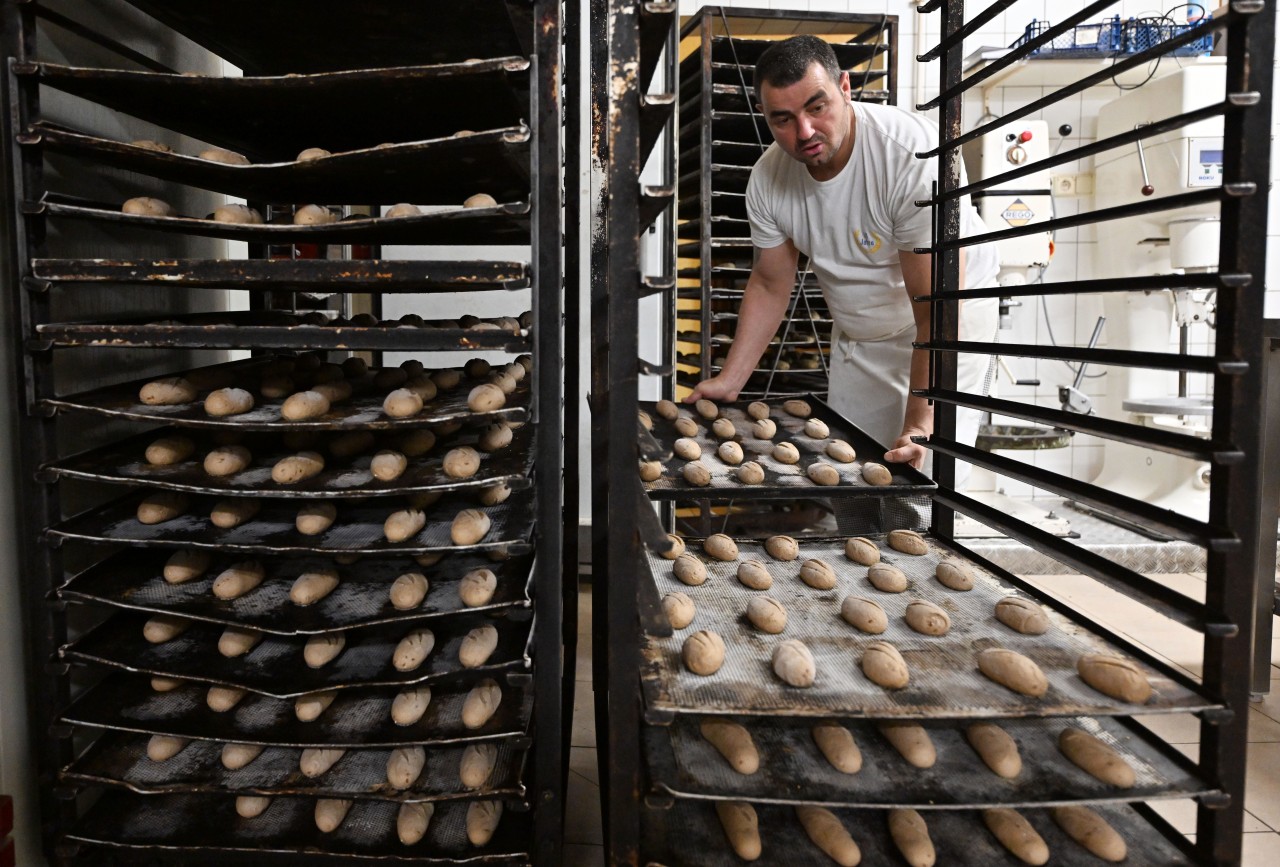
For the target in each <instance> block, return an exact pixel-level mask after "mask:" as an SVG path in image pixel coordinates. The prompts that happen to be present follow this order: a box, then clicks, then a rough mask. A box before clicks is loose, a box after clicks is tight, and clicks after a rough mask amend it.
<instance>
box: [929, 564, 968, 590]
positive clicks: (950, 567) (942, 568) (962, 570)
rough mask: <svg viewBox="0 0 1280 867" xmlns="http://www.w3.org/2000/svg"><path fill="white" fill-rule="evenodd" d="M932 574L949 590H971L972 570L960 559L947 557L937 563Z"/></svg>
mask: <svg viewBox="0 0 1280 867" xmlns="http://www.w3.org/2000/svg"><path fill="white" fill-rule="evenodd" d="M933 575H934V577H935V578H937V579H938V583H939V584H941V585H942V586H943V587H946V588H948V589H950V590H960V591H965V590H972V589H973V570H972V569H970V568H969V566H968V564H966V563H965V562H964V561H962V560H958V559H956V558H955V557H948V558H946V559H945V560H943V561H942V562H941V563H939V564H938V566H937V568H936V569H935V570H934V572H933Z"/></svg>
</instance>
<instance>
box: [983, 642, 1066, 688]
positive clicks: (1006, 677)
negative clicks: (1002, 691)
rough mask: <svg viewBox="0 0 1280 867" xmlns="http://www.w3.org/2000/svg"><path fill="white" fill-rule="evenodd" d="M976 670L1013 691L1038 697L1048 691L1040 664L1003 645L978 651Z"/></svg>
mask: <svg viewBox="0 0 1280 867" xmlns="http://www.w3.org/2000/svg"><path fill="white" fill-rule="evenodd" d="M978 670H979V671H981V672H982V673H983V674H984V675H986V676H987V677H988V678H990V679H991V680H994V681H995V682H996V683H998V684H1000V685H1001V686H1006V687H1008V688H1009V689H1011V690H1013V691H1014V692H1018V693H1022V694H1023V695H1029V696H1031V697H1032V698H1039V697H1040V696H1042V695H1044V694H1045V693H1046V692H1048V691H1049V679H1048V678H1046V677H1045V676H1044V672H1043V671H1041V670H1040V666H1038V665H1036V664H1035V663H1034V662H1032V661H1031V660H1030V659H1028V658H1027V657H1025V656H1023V655H1022V654H1021V653H1016V652H1014V651H1012V650H1007V649H1005V648H1003V647H988V648H987V649H986V650H982V651H979V653H978Z"/></svg>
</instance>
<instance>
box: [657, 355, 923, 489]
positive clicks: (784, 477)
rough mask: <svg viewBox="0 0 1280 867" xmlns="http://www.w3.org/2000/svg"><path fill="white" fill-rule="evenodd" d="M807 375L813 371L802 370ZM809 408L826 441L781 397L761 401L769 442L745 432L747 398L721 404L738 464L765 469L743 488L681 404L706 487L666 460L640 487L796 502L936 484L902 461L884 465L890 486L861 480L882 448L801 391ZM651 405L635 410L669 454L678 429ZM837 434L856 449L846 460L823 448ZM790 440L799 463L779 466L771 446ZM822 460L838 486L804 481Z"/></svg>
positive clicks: (714, 440)
mask: <svg viewBox="0 0 1280 867" xmlns="http://www.w3.org/2000/svg"><path fill="white" fill-rule="evenodd" d="M805 373H812V371H805ZM804 399H805V400H806V401H807V402H808V403H809V406H810V408H811V409H812V410H813V413H812V415H811V416H809V418H817V419H821V420H822V421H823V422H825V423H826V424H827V426H828V428H829V429H830V431H831V435H830V437H828V438H826V439H814V438H813V437H808V436H805V433H804V426H805V422H806V421H808V418H797V417H796V416H793V415H790V414H788V413H786V412H784V411H783V410H782V404H783V403H784V402H785V401H784V400H782V399H780V398H771V399H769V400H766V401H764V402H765V403H767V404H769V406H770V413H769V418H771V419H773V421H774V422H775V423H776V424H777V426H778V432H777V434H776V435H775V436H774V438H773V439H772V440H762V439H757V438H755V437H754V436H752V435H751V425H752V424H753V419H752V418H751V417H750V416H748V415H747V406H748V404H749V403H750V401H736V402H733V403H722V404H720V405H719V406H720V417H721V418H727V419H729V420H730V421H732V422H733V425H734V428H735V429H736V430H737V435H736V436H735V437H734V441H735V442H737V443H738V444H739V445H740V446H742V451H743V454H744V456H743V461H744V462H746V461H755V462H756V463H758V464H760V467H761V469H763V470H764V481H763V482H762V483H761V484H758V485H745V484H743V483H742V482H739V481H738V478H737V476H736V474H735V470H736V467H734V466H732V465H730V464H727V463H725V462H724V461H722V460H720V458H719V457H717V456H716V449H718V448H719V446H720V443H721V442H722V440H720V439H719V438H718V437H716V436H715V435H714V434H712V433H711V422H710V421H708V420H706V419H703V418H702V417H701V416H699V415H698V414H697V412H695V411H694V408H693V407H692V406H685V405H683V404H681V406H680V410H681V414H682V415H687V416H689V417H690V418H692V419H693V420H694V421H695V422H697V423H698V435H697V436H695V437H692V439H694V440H695V441H696V442H697V443H698V445H699V446H700V447H701V449H702V458H701V461H702V464H703V466H705V467H706V468H707V469H708V470H709V471H710V472H711V484H710V485H708V486H705V487H702V486H698V485H691V484H689V483H688V482H686V481H685V480H684V476H683V475H681V471H682V470H683V469H684V466H685V464H686V463H688V462H687V461H685V460H684V459H682V458H678V457H671V458H669V459H668V460H665V461H664V462H663V473H662V476H661V477H660V478H659V479H657V480H656V481H652V482H646V483H645V490H646V491H648V493H649V496H650V497H652V498H654V499H661V500H674V499H686V500H687V499H706V498H708V497H710V498H713V499H742V500H767V499H795V498H796V497H797V496H810V497H824V498H830V497H853V496H869V497H884V496H893V495H902V494H920V493H927V492H928V491H930V490H933V489H934V488H936V487H937V485H936V484H935V483H934V482H933V481H932V480H931V479H929V478H928V477H927V476H925V475H924V474H923V473H921V472H920V471H919V470H916V469H913V468H912V467H910V466H908V465H906V464H892V465H887V466H888V467H889V470H890V471H891V472H892V473H893V482H892V484H889V485H883V486H876V485H870V484H868V483H867V482H865V481H863V479H862V465H863V462H864V461H867V460H870V461H873V462H875V463H879V464H883V463H884V454H885V451H886V450H887V449H886V447H885V446H884V445H881V444H880V443H877V442H875V441H874V440H873V439H871V437H869V436H867V435H866V434H865V433H863V432H862V430H860V429H859V428H857V427H856V426H854V425H853V424H852V423H851V422H849V421H848V420H847V419H845V418H844V417H843V416H841V415H840V414H839V413H837V412H836V411H835V410H833V409H832V408H831V407H829V406H828V405H827V404H825V403H823V402H822V401H821V400H819V399H818V398H817V397H814V396H813V395H805V396H804ZM655 405H656V402H651V401H642V402H641V404H640V408H641V409H643V410H644V411H645V412H647V413H648V414H649V416H650V417H651V418H652V419H653V435H654V437H655V438H656V439H657V440H658V442H659V443H660V444H661V445H662V447H663V449H664V450H665V451H666V452H667V453H668V454H670V453H671V450H672V448H673V445H674V443H675V441H676V440H677V439H678V438H680V434H679V433H678V432H677V431H676V429H675V428H674V427H673V426H672V422H670V421H667V420H666V419H664V418H662V417H661V416H659V415H658V413H657V411H656V410H655V408H654V407H655ZM833 439H841V440H844V441H845V442H847V443H849V444H850V445H851V446H853V448H854V451H855V452H856V453H857V455H856V460H855V461H854V462H853V463H851V464H841V463H837V462H836V461H834V460H832V459H831V458H830V457H828V456H827V455H826V454H824V453H823V449H824V448H825V447H826V444H827V442H829V441H830V440H833ZM783 442H789V443H791V444H793V445H794V446H795V447H796V449H797V450H798V451H799V452H800V462H799V463H797V464H784V463H782V462H781V461H778V460H777V459H775V458H774V457H773V449H774V447H775V446H777V445H778V444H779V443H783ZM814 463H825V464H829V465H830V466H832V467H835V468H836V470H838V471H839V473H840V483H839V484H838V485H819V484H816V483H814V482H813V481H811V480H810V479H809V477H808V476H807V475H805V472H806V471H807V469H808V468H809V466H810V465H811V464H814Z"/></svg>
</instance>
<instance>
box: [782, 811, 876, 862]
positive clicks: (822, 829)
mask: <svg viewBox="0 0 1280 867" xmlns="http://www.w3.org/2000/svg"><path fill="white" fill-rule="evenodd" d="M796 818H797V819H799V820H800V826H801V827H802V828H804V832H805V833H806V834H808V835H809V839H810V840H812V841H813V845H815V846H817V847H818V848H819V849H821V850H822V851H823V852H824V853H826V855H827V857H829V858H830V859H831V860H832V861H835V862H836V863H837V864H839V865H841V867H857V865H858V864H861V863H862V850H861V849H859V848H858V844H857V843H855V842H853V837H851V836H850V835H849V831H848V829H846V828H845V826H844V824H843V823H842V822H841V821H840V820H839V819H838V818H836V814H835V813H833V812H831V811H830V810H828V809H826V808H824V807H814V806H809V805H804V804H800V805H797V806H796Z"/></svg>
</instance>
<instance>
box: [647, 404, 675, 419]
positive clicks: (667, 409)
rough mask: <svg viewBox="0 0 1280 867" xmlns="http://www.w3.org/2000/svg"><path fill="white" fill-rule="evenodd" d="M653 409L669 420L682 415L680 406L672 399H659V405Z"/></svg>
mask: <svg viewBox="0 0 1280 867" xmlns="http://www.w3.org/2000/svg"><path fill="white" fill-rule="evenodd" d="M653 411H654V412H656V413H657V414H658V415H659V416H660V417H662V418H665V419H666V420H667V421H675V420H676V419H677V418H679V417H680V407H678V406H676V404H675V403H674V402H673V401H670V400H660V401H658V403H657V405H655V406H654V408H653Z"/></svg>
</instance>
